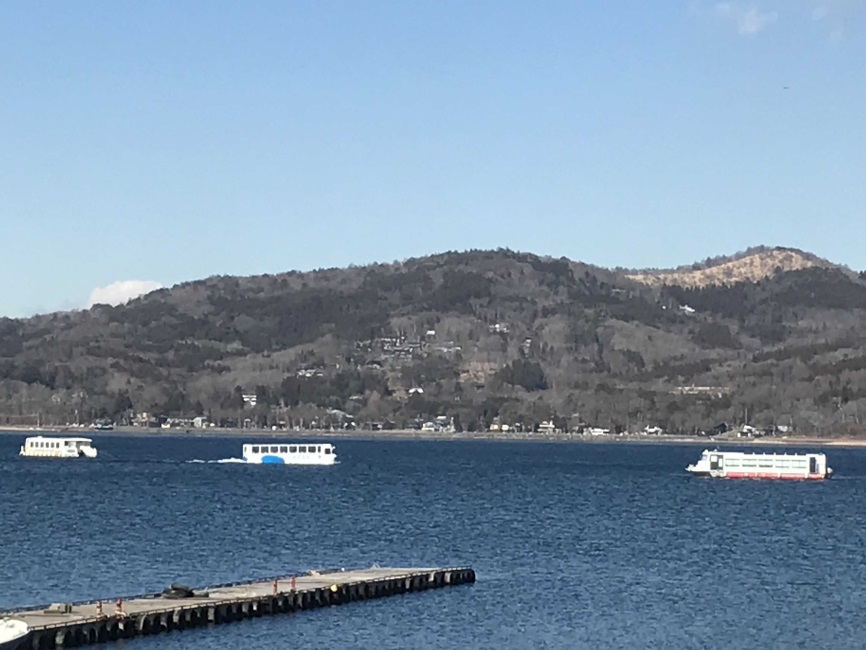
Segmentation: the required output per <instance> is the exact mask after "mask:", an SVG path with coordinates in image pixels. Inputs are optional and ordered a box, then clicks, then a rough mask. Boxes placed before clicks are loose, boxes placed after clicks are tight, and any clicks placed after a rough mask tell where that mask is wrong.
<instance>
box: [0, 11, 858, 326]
mask: <svg viewBox="0 0 866 650" xmlns="http://www.w3.org/2000/svg"><path fill="white" fill-rule="evenodd" d="M864 28H866V1H864V0H823V1H819V0H778V1H773V0H756V1H755V2H742V3H741V2H714V1H710V2H704V1H701V0H692V1H683V2H679V1H676V0H670V1H667V2H652V3H650V2H646V3H645V2H628V3H625V2H619V3H610V2H574V1H570V2H552V1H550V2H544V1H541V2H509V1H507V0H497V1H476V2H471V1H470V2H466V1H465V0H461V1H459V2H457V1H454V2H451V1H448V0H437V1H436V2H420V1H418V2H415V1H411V2H410V1H408V0H407V1H382V2H363V1H360V0H346V1H343V2H333V1H327V0H316V1H311V2H301V1H297V2H265V1H258V2H234V1H233V2H220V1H215V0H207V1H201V2H193V1H185V2H184V1H181V2H178V1H177V0H172V1H158V0H157V1H149V2H137V3H133V2H86V1H83V0H78V1H76V2H61V1H59V0H58V1H56V2H40V1H37V0H26V1H17V0H7V1H6V2H3V3H0V89H2V90H0V152H2V155H0V227H2V241H3V243H4V246H3V249H2V254H0V273H2V278H3V281H2V283H0V314H5V315H8V316H24V315H29V314H32V313H35V312H45V311H53V310H56V309H72V308H80V307H84V306H86V304H87V302H88V299H89V297H90V295H91V292H92V291H93V290H94V289H96V288H98V287H106V286H107V285H111V284H112V283H114V282H117V281H133V280H137V281H151V282H155V283H159V284H162V285H166V286H170V285H172V284H175V283H178V282H183V281H187V280H194V279H200V278H204V277H207V276H210V275H215V274H231V275H250V274H259V273H278V272H281V271H287V270H291V269H300V270H308V269H313V268H320V267H330V266H346V265H349V264H363V263H366V262H372V261H386V262H390V261H393V260H395V259H405V258H407V257H413V256H419V255H426V254H430V253H437V252H442V251H445V250H463V249H468V248H496V247H509V248H512V249H516V250H523V251H529V252H533V253H538V254H544V255H554V256H566V257H569V258H572V259H577V260H582V261H586V262H589V263H593V264H599V265H603V266H627V267H667V266H676V265H679V264H686V263H690V262H692V261H695V260H699V259H703V258H705V257H708V256H713V255H719V254H730V253H734V252H736V251H738V250H743V249H745V248H747V247H748V246H751V245H757V244H768V245H784V246H795V247H799V248H803V249H805V250H808V251H810V252H814V253H816V254H818V255H821V256H823V257H827V258H829V259H830V260H832V261H834V262H838V263H842V264H847V265H849V266H851V267H852V268H854V269H858V270H859V269H863V268H866V246H864V244H863V237H862V234H863V233H864V231H866V214H864V210H866V182H864V181H863V175H864V170H866V122H864V116H866V113H864V109H866V72H864V70H866V68H864V65H863V62H864V61H866V29H864Z"/></svg>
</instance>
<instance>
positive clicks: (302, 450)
mask: <svg viewBox="0 0 866 650" xmlns="http://www.w3.org/2000/svg"><path fill="white" fill-rule="evenodd" d="M298 453H299V454H306V453H307V447H306V445H300V446H299V447H298Z"/></svg>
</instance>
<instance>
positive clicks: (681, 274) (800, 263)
mask: <svg viewBox="0 0 866 650" xmlns="http://www.w3.org/2000/svg"><path fill="white" fill-rule="evenodd" d="M809 268H825V269H830V268H839V267H837V266H836V265H835V264H831V263H830V262H828V261H827V260H823V259H821V258H819V257H816V256H814V255H812V254H810V253H804V252H803V251H799V250H796V249H790V248H769V249H768V248H765V247H759V248H756V249H750V250H748V251H746V252H745V253H742V254H740V255H736V256H734V257H733V258H717V259H715V260H707V261H706V262H705V263H704V264H693V265H691V266H689V267H685V268H679V269H675V270H672V271H653V270H648V271H642V272H636V273H629V274H627V277H628V278H630V279H632V280H635V281H636V282H641V283H643V284H648V285H651V286H661V285H675V286H680V287H687V288H703V287H710V286H717V285H731V284H737V283H739V282H759V281H761V280H764V279H766V278H769V277H770V276H772V275H774V274H776V273H784V272H789V271H799V270H801V269H809Z"/></svg>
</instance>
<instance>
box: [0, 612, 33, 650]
mask: <svg viewBox="0 0 866 650" xmlns="http://www.w3.org/2000/svg"><path fill="white" fill-rule="evenodd" d="M29 636H30V628H29V627H28V626H27V623H25V622H24V621H19V620H18V619H14V618H2V619H0V650H18V648H23V647H24V644H25V642H26V641H27V638H28V637H29Z"/></svg>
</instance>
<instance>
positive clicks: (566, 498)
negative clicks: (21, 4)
mask: <svg viewBox="0 0 866 650" xmlns="http://www.w3.org/2000/svg"><path fill="white" fill-rule="evenodd" d="M24 437H25V434H16V435H11V434H8V435H7V434H4V435H0V523H2V525H0V549H2V555H0V608H12V607H15V606H22V605H34V604H39V603H48V602H54V601H71V600H81V599H91V598H99V597H102V598H105V599H113V598H114V597H116V596H118V595H128V594H138V593H144V592H157V591H161V590H162V589H164V588H165V587H167V586H168V585H169V584H170V583H172V582H184V583H187V584H191V585H193V586H205V585H208V584H214V583H224V582H231V581H235V580H243V579H251V578H256V577H264V576H270V575H277V574H288V573H292V572H304V571H306V570H308V569H312V568H317V567H318V568H321V567H367V566H371V565H373V564H378V565H380V566H387V565H391V566H453V565H469V566H472V567H473V568H475V570H476V572H477V577H478V582H477V583H476V584H475V585H472V586H463V587H456V588H450V589H444V590H437V591H428V592H424V593H420V594H411V595H406V596H398V597H394V598H387V599H383V600H378V601H369V602H361V603H353V604H350V605H346V606H342V607H334V608H329V609H323V610H313V611H307V612H301V613H297V614H294V615H287V616H276V617H272V618H264V619H256V620H252V621H245V622H242V623H237V624H231V625H225V626H218V627H213V628H200V629H194V630H189V631H185V632H182V633H172V634H167V635H161V636H154V637H146V638H141V639H135V640H132V641H125V642H124V643H123V647H124V648H125V649H126V650H146V649H147V648H160V649H171V648H178V649H180V648H213V649H221V648H226V649H229V648H231V649H232V650H235V649H236V648H238V647H242V646H244V647H255V648H261V649H265V650H269V649H277V648H285V647H288V646H289V645H294V646H299V647H308V646H313V645H315V646H322V647H328V646H336V647H358V648H366V647H375V648H377V649H379V650H385V649H389V648H394V649H397V648H401V649H402V648H437V649H438V648H443V649H444V648H461V647H468V648H498V649H503V648H513V649H529V648H644V647H652V648H710V647H711V648H737V649H742V648H775V647H783V646H784V647H785V648H792V647H793V648H801V647H802V648H815V647H829V646H830V645H831V644H832V645H833V646H834V648H836V649H838V648H861V647H862V646H863V642H862V630H863V629H864V628H866V563H864V561H863V560H864V551H866V527H864V516H863V514H862V513H863V503H864V499H866V450H864V449H842V448H830V449H827V450H825V451H826V453H827V454H828V456H829V461H830V465H831V466H832V467H833V468H834V469H835V470H836V476H834V478H833V479H831V480H829V481H822V482H796V481H795V482H788V481H779V482H774V481H714V480H708V479H698V478H694V477H691V476H689V475H688V474H687V473H686V472H685V471H684V468H685V466H686V465H687V464H688V463H690V462H693V461H695V460H696V459H697V458H698V456H699V455H700V452H701V448H700V447H697V446H694V445H662V444H638V443H619V444H617V443H610V444H607V443H592V444H568V443H534V442H497V441H441V442H424V441H387V440H376V441H363V440H338V441H336V445H337V452H338V455H339V456H338V458H339V461H340V462H339V464H338V465H335V466H333V467H286V466H273V465H263V466H249V465H243V464H231V463H217V462H213V461H217V460H220V459H225V458H231V457H237V456H239V455H240V451H241V445H242V444H243V443H244V442H254V441H255V439H254V438H250V439H245V438H228V437H193V436H183V437H168V436H161V435H160V436H154V437H145V436H123V435H103V436H98V437H95V438H94V444H95V445H96V446H97V447H98V449H99V453H100V457H99V458H97V459H96V460H86V459H83V460H73V461H66V460H38V459H21V458H19V457H18V456H17V452H18V447H19V446H20V444H21V442H22V441H23V439H24ZM286 439H287V440H289V439H290V438H286ZM728 448H733V447H730V446H729V447H728ZM251 642H252V645H250V643H251Z"/></svg>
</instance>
